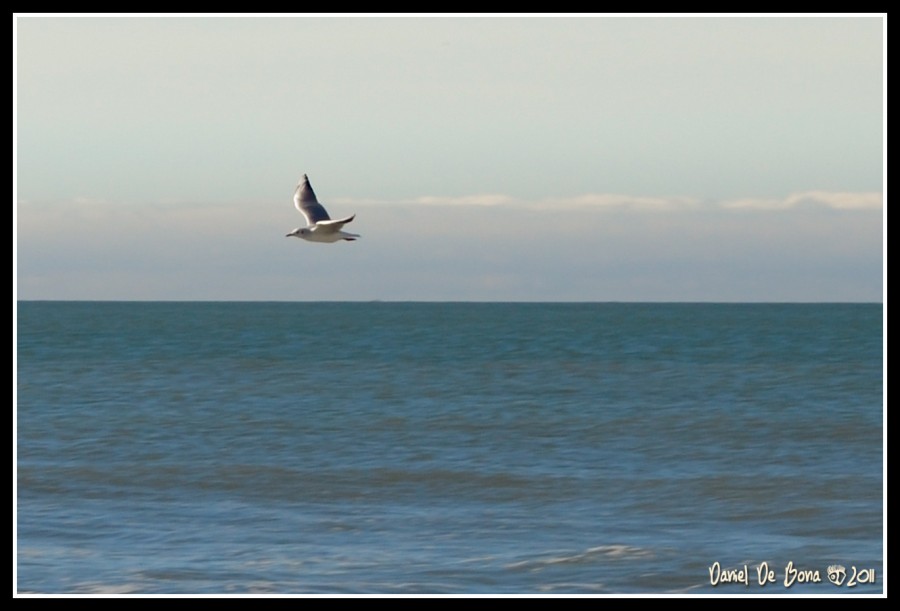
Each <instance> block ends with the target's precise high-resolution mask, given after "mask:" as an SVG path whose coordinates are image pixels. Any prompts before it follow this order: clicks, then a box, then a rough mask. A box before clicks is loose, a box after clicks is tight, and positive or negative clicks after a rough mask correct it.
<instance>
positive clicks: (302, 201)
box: [294, 174, 352, 231]
mask: <svg viewBox="0 0 900 611" xmlns="http://www.w3.org/2000/svg"><path fill="white" fill-rule="evenodd" d="M294 207H295V208H297V210H299V211H300V213H301V214H302V215H303V216H305V217H306V223H307V224H308V225H316V224H320V223H322V222H323V221H330V220H331V217H330V216H328V212H327V211H326V210H325V208H324V207H323V206H322V204H320V203H319V200H317V199H316V194H315V193H314V192H313V190H312V187H311V186H310V184H309V178H307V177H306V174H304V175H303V178H301V179H300V182H299V183H297V188H296V189H295V190H294ZM351 219H352V217H351ZM336 222H337V221H336ZM343 222H344V223H349V222H350V220H349V219H348V220H344V221H343ZM337 229H340V227H338V228H337ZM337 229H335V231H337Z"/></svg>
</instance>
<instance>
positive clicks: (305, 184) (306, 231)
mask: <svg viewBox="0 0 900 611" xmlns="http://www.w3.org/2000/svg"><path fill="white" fill-rule="evenodd" d="M294 207H295V208H297V210H299V211H300V213H301V214H303V216H304V217H306V224H307V225H308V226H307V227H297V228H296V229H294V230H293V231H292V232H290V233H289V234H287V235H286V236H285V237H288V238H289V237H291V236H294V237H295V238H302V239H304V240H307V241H309V242H337V241H338V240H347V241H348V242H352V241H353V240H355V239H356V238H358V237H359V236H358V235H357V234H355V233H347V232H346V231H341V229H342V228H343V227H344V225H346V224H347V223H349V222H350V221H352V220H353V219H354V218H355V217H356V215H355V214H354V215H353V216H348V217H347V218H343V219H339V220H336V221H333V220H331V217H330V216H328V213H327V212H326V211H325V208H324V207H323V206H322V204H320V203H319V200H317V199H316V194H315V193H313V190H312V187H311V186H310V185H309V178H307V177H306V174H304V175H303V178H301V179H300V182H299V183H297V189H296V190H295V191H294Z"/></svg>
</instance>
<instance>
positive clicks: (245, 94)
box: [13, 15, 886, 302]
mask: <svg viewBox="0 0 900 611" xmlns="http://www.w3.org/2000/svg"><path fill="white" fill-rule="evenodd" d="M885 27H886V16H884V15H836V16H795V17H784V16H773V17H760V16H702V17H700V16H658V17H644V16H634V17H628V16H620V15H616V16H610V15H579V16H544V15H532V16H521V17H506V16H502V17H501V16H494V17H488V16H468V17H459V16H358V17H327V16H320V15H313V16H310V15H285V16H274V17H273V16H246V15H240V16H222V17H209V16H195V17H185V16H129V17H123V16H108V17H99V16H57V17H47V16H36V15H35V16H32V15H17V16H16V17H15V18H14V55H15V57H14V76H13V79H14V144H13V146H14V172H13V175H14V184H13V190H14V209H13V216H14V221H15V229H14V236H13V239H14V251H13V267H14V287H13V291H14V299H15V298H17V299H20V300H22V299H58V300H68V299H82V300H108V299H112V300H251V301H266V300H288V301H308V300H385V301H388V300H421V301H725V302H734V301H750V302H761V301H763V302H766V301H812V302H820V301H875V302H879V301H883V298H884V278H885V262H884V261H885V254H884V248H885V237H886V229H885V219H886V207H885V205H886V204H885V201H884V200H885V197H884V196H885V191H886V189H885V184H886V178H885V143H886V137H885V125H886V120H885V96H886V93H885V48H884V47H885ZM304 173H305V174H308V175H309V178H310V181H311V183H312V186H313V188H314V189H315V191H316V194H317V195H318V197H319V201H321V202H322V203H323V204H324V205H325V207H326V208H327V209H328V210H329V212H330V213H331V215H332V217H343V216H347V215H350V214H356V219H355V220H354V221H353V222H352V223H351V224H350V225H348V226H347V227H346V229H347V230H348V231H352V232H354V233H358V234H361V235H362V237H361V238H360V240H358V241H355V242H340V243H336V244H314V243H307V242H304V241H302V240H298V239H295V238H286V237H285V234H286V233H288V232H289V231H290V230H292V229H294V228H295V227H298V226H301V225H303V224H304V221H303V218H302V217H301V216H300V214H299V213H298V212H297V211H296V210H295V209H294V208H293V204H292V199H291V198H292V195H293V191H294V187H295V185H296V184H297V182H298V180H299V179H300V177H301V176H302V175H303V174H304Z"/></svg>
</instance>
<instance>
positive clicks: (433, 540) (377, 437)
mask: <svg viewBox="0 0 900 611" xmlns="http://www.w3.org/2000/svg"><path fill="white" fill-rule="evenodd" d="M882 338H883V332H882V305H881V304H629V303H600V304H499V303H498V304H475V303H174V302H173V303H109V302H97V303H90V302H20V303H18V310H17V379H16V390H17V413H16V425H17V431H16V432H17V471H16V473H17V479H16V484H17V491H16V492H17V496H16V501H17V515H16V520H17V531H16V536H17V541H16V552H17V555H16V563H17V564H16V586H15V587H16V589H17V591H18V592H19V593H99V592H108V593H175V594H178V593H201V594H203V593H225V594H227V593H279V594H305V593H334V594H344V593H384V594H415V593H436V594H484V593H498V594H504V593H517V594H635V593H638V594H640V593H697V594H699V593H712V594H767V593H774V594H785V593H805V594H810V593H812V594H838V593H870V594H871V593H882V592H884V591H885V586H884V578H885V576H884V572H883V571H884V563H883V555H884V549H883V541H884V538H883V523H884V522H883V516H884V502H883V484H884V481H883V464H884V462H883V369H882V363H883V357H882V355H883V351H882V341H883V339H882ZM836 565H841V566H843V567H844V571H845V573H844V574H845V576H846V578H845V579H843V580H839V581H840V585H835V584H834V583H832V582H831V581H830V580H829V574H828V567H830V566H836ZM745 567H746V570H747V573H746V574H744V573H743V569H744V568H745ZM760 570H762V575H763V577H767V576H768V575H769V573H768V571H769V570H771V571H773V576H774V579H775V581H774V582H772V581H767V580H764V584H761V583H760V579H759V576H760ZM817 578H818V580H817ZM851 578H855V579H851ZM736 579H738V580H741V581H746V582H748V583H747V584H744V583H740V582H738V583H734V580H736ZM851 580H852V581H854V582H855V583H856V585H853V586H851V583H850V582H851Z"/></svg>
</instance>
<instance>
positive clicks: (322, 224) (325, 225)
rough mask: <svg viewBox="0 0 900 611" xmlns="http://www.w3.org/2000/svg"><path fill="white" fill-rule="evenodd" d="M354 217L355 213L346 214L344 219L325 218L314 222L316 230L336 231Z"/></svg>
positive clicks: (324, 231) (323, 231)
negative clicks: (351, 214)
mask: <svg viewBox="0 0 900 611" xmlns="http://www.w3.org/2000/svg"><path fill="white" fill-rule="evenodd" d="M355 218H356V215H355V214H354V215H353V216H348V217H347V218H344V219H338V220H336V221H332V220H327V221H319V222H318V223H316V231H321V232H322V233H336V232H338V231H340V230H341V228H342V227H343V226H344V225H346V224H347V223H349V222H350V221H352V220H353V219H355Z"/></svg>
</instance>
